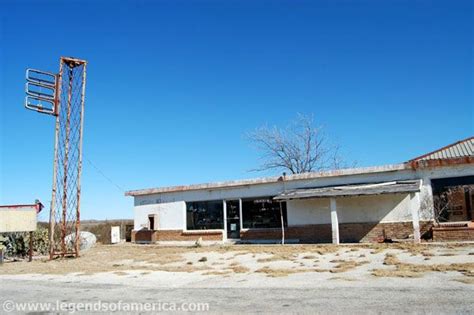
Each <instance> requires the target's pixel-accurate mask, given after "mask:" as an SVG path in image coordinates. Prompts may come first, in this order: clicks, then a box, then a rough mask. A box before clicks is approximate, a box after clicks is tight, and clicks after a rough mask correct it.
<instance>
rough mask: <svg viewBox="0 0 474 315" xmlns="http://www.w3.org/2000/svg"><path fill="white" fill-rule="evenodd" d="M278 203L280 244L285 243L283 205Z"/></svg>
mask: <svg viewBox="0 0 474 315" xmlns="http://www.w3.org/2000/svg"><path fill="white" fill-rule="evenodd" d="M279 203H280V220H281V245H285V221H284V220H283V206H282V205H281V201H280V202H279Z"/></svg>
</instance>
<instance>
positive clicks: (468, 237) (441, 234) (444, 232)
mask: <svg viewBox="0 0 474 315" xmlns="http://www.w3.org/2000/svg"><path fill="white" fill-rule="evenodd" d="M433 241H435V242H449V241H474V227H467V226H466V227H433Z"/></svg>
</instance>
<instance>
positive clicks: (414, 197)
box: [410, 193, 421, 243]
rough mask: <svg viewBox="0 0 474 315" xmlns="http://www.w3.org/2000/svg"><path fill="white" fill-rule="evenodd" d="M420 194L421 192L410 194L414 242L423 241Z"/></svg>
mask: <svg viewBox="0 0 474 315" xmlns="http://www.w3.org/2000/svg"><path fill="white" fill-rule="evenodd" d="M419 194H420V193H411V194H410V210H411V217H412V221H413V242H414V243H420V242H421V233H420V202H419V199H420V198H419Z"/></svg>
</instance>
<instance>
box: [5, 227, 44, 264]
mask: <svg viewBox="0 0 474 315" xmlns="http://www.w3.org/2000/svg"><path fill="white" fill-rule="evenodd" d="M0 247H4V248H5V257H25V256H26V255H28V251H29V249H30V248H29V247H30V233H28V232H18V233H4V234H0ZM33 251H34V253H35V254H36V255H46V254H47V253H48V251H49V237H48V230H47V229H45V228H38V229H37V230H36V231H34V232H33Z"/></svg>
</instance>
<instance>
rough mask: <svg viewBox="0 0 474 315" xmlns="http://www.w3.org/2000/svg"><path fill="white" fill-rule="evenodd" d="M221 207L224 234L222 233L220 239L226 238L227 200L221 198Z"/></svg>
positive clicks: (224, 239)
mask: <svg viewBox="0 0 474 315" xmlns="http://www.w3.org/2000/svg"><path fill="white" fill-rule="evenodd" d="M222 207H223V209H224V235H222V240H223V241H226V240H227V201H225V200H222Z"/></svg>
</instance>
